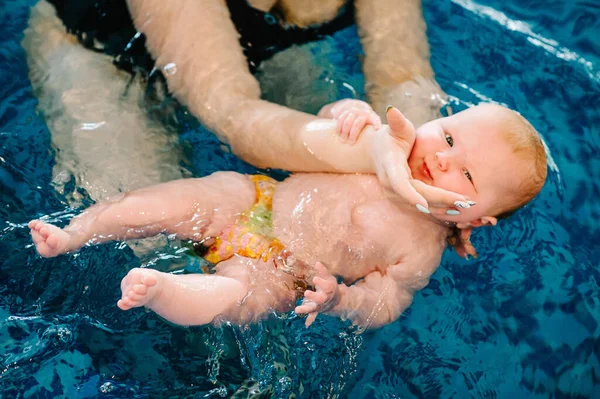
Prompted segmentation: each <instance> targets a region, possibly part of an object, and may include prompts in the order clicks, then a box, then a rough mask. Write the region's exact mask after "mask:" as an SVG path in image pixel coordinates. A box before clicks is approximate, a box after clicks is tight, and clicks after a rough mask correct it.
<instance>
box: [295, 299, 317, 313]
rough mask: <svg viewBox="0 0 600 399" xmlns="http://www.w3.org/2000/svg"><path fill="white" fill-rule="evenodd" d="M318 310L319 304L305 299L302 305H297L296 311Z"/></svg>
mask: <svg viewBox="0 0 600 399" xmlns="http://www.w3.org/2000/svg"><path fill="white" fill-rule="evenodd" d="M315 310H317V304H316V303H313V302H310V301H303V302H302V305H300V306H296V309H294V312H296V313H297V314H308V313H310V312H314V311H315Z"/></svg>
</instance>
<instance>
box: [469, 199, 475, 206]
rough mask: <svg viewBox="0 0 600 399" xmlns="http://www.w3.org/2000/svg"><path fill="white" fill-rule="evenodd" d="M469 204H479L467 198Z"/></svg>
mask: <svg viewBox="0 0 600 399" xmlns="http://www.w3.org/2000/svg"><path fill="white" fill-rule="evenodd" d="M467 204H469V205H471V206H473V205H477V202H475V201H470V200H467Z"/></svg>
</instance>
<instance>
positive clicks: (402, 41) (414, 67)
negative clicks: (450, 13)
mask: <svg viewBox="0 0 600 399" xmlns="http://www.w3.org/2000/svg"><path fill="white" fill-rule="evenodd" d="M354 2H355V5H356V19H357V24H358V27H359V34H360V37H361V43H362V47H363V51H364V53H365V55H366V57H365V59H364V62H363V71H364V74H365V81H366V89H367V94H368V97H369V100H370V102H371V104H372V105H373V108H374V109H375V111H376V112H377V113H378V114H379V115H384V113H385V107H386V106H387V105H388V104H391V105H394V106H395V107H397V108H398V109H400V110H401V111H402V112H403V113H404V114H405V115H406V117H407V118H408V119H409V120H410V121H411V122H413V123H414V124H415V126H417V127H418V126H420V125H421V124H423V123H425V122H427V121H429V120H432V119H435V118H438V117H439V108H440V107H441V106H442V105H443V102H442V101H441V100H440V98H444V97H445V94H444V92H443V91H442V89H441V88H440V87H439V85H438V84H437V82H436V81H435V78H434V73H433V69H432V67H431V64H430V62H429V58H430V55H429V44H428V42H427V34H426V28H427V27H426V25H425V20H424V19H423V12H422V6H421V0H406V1H402V2H398V1H395V0H354Z"/></svg>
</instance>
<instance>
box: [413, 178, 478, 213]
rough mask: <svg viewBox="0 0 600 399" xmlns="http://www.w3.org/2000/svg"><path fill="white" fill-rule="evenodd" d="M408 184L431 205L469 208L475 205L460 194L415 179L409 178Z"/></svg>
mask: <svg viewBox="0 0 600 399" xmlns="http://www.w3.org/2000/svg"><path fill="white" fill-rule="evenodd" d="M410 184H411V185H412V186H413V187H414V189H415V190H416V191H417V192H419V193H420V194H421V195H422V196H423V197H424V198H425V199H426V200H427V202H428V203H429V204H430V205H431V206H432V207H446V208H455V207H456V208H469V207H471V206H473V205H475V202H474V201H470V200H469V199H467V197H465V196H464V195H462V194H459V193H455V192H452V191H447V190H444V189H442V188H439V187H434V186H430V185H429V184H425V183H423V182H422V181H420V180H417V179H410Z"/></svg>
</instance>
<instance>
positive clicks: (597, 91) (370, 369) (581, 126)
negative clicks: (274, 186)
mask: <svg viewBox="0 0 600 399" xmlns="http://www.w3.org/2000/svg"><path fill="white" fill-rule="evenodd" d="M33 3H34V2H33V1H30V0H27V1H25V0H19V1H17V0H4V1H3V2H2V3H0V256H1V260H0V293H1V295H0V367H1V370H2V371H1V372H0V397H3V398H21V397H23V398H44V397H47V398H54V397H65V398H91V397H106V398H154V397H169V398H175V397H177V398H204V397H231V396H234V397H239V398H244V397H277V398H283V397H286V398H287V397H302V398H321V397H332V398H335V397H350V398H421V397H425V398H469V397H474V398H511V399H514V398H548V397H556V398H594V397H600V377H599V376H600V363H599V359H598V356H599V354H600V326H599V322H600V295H599V294H600V288H599V285H598V284H599V282H600V272H599V262H598V259H600V245H599V243H600V234H599V233H600V231H599V230H600V223H599V222H598V221H597V219H598V218H599V217H600V206H599V203H598V197H599V196H600V157H599V156H598V153H599V152H600V131H599V129H598V126H600V106H599V101H600V44H599V42H598V38H599V37H600V7H599V6H598V4H596V2H593V1H567V0H562V1H557V0H553V1H539V0H526V1H523V0H521V1H517V0H503V1H496V0H481V1H478V2H476V3H475V2H473V1H470V0H452V1H450V0H446V1H433V0H425V1H424V10H425V18H426V20H427V23H428V32H429V40H430V44H431V51H432V63H433V67H434V69H435V71H436V74H437V79H438V82H439V83H440V85H441V86H442V88H443V89H444V90H445V91H446V92H447V93H448V94H449V95H450V96H451V98H452V105H453V107H454V108H456V109H460V108H463V107H465V106H468V105H470V104H475V103H478V102H480V101H488V100H493V101H497V102H500V103H503V104H506V105H507V106H509V107H511V108H513V109H516V110H518V111H519V112H520V113H522V114H523V115H524V116H525V117H526V118H527V119H529V120H530V121H531V122H532V123H533V125H534V126H535V127H536V128H537V129H538V130H539V131H540V132H541V134H542V135H543V137H544V139H545V142H546V144H547V146H548V151H549V154H550V155H551V157H550V162H549V175H548V181H547V184H546V186H545V187H544V189H543V191H542V193H541V195H540V196H539V197H538V198H537V199H536V200H535V201H534V202H533V203H532V204H531V205H529V206H527V207H526V208H525V209H523V210H522V211H520V212H518V213H517V214H516V215H515V216H514V217H512V218H510V219H508V220H505V221H502V222H500V223H499V225H498V226H497V227H496V228H493V229H482V230H481V231H478V232H476V234H475V237H474V239H473V240H474V242H475V245H476V247H477V248H478V249H479V254H480V256H479V258H478V259H476V260H470V261H467V260H463V259H460V258H458V257H457V256H456V255H455V254H454V253H453V252H450V251H447V252H446V253H445V255H444V257H443V259H442V263H441V266H440V267H439V269H438V271H437V272H436V273H435V274H434V276H433V278H432V280H431V282H430V284H429V285H428V286H427V287H426V288H425V289H423V290H422V291H421V292H420V293H418V294H417V295H416V297H415V301H414V304H413V305H412V306H411V307H410V308H409V310H407V311H406V312H405V314H404V315H403V316H402V317H401V318H400V319H399V320H398V321H396V322H395V323H393V324H391V325H389V326H387V327H385V328H382V329H380V330H376V331H369V332H363V333H361V332H360V331H357V330H356V329H354V328H352V327H351V326H349V325H348V324H346V323H343V322H341V321H339V320H336V319H333V318H328V317H319V318H318V320H317V322H316V323H315V325H314V326H312V327H311V328H309V329H305V328H304V327H303V320H302V319H299V318H297V317H295V316H294V315H293V314H283V315H276V316H275V315H274V316H273V317H271V318H270V319H268V320H266V321H264V322H261V323H258V324H256V325H252V326H247V327H243V328H240V327H232V326H225V327H223V328H213V327H199V328H180V327H176V326H172V325H169V324H167V323H166V322H164V321H163V320H161V319H160V318H158V317H157V316H155V315H154V314H152V313H149V312H145V311H144V310H140V309H137V310H134V311H130V312H126V313H125V312H121V311H120V310H118V309H117V307H116V306H115V302H116V300H117V299H118V297H119V293H120V290H119V282H120V279H121V277H122V276H123V275H125V273H126V272H127V271H128V270H129V269H131V268H133V267H138V266H140V265H143V266H156V267H159V268H163V270H164V269H165V268H169V267H170V266H169V261H168V260H167V259H168V258H173V256H172V254H167V252H168V251H165V252H164V253H163V252H161V250H158V251H157V252H156V253H155V254H154V255H153V257H146V258H140V257H138V256H136V255H135V254H134V252H133V251H132V250H131V248H130V247H128V246H125V245H123V244H122V243H114V244H107V245H102V246H97V247H90V248H84V249H83V250H82V251H80V252H79V253H77V254H73V255H66V256H61V257H58V258H54V259H41V258H40V257H39V256H37V255H36V253H35V249H34V248H33V247H32V245H31V241H30V238H29V230H28V228H27V226H26V224H27V222H28V221H29V220H30V219H32V218H33V217H37V216H40V215H51V216H52V218H54V220H56V221H58V222H59V223H60V222H63V223H64V221H65V219H66V218H67V217H68V216H69V215H72V214H76V213H78V212H79V211H80V209H81V207H82V206H85V205H88V204H90V203H91V202H92V200H91V198H90V197H89V195H88V194H87V193H86V192H85V191H84V190H82V188H81V187H78V186H77V184H76V183H75V179H71V180H67V182H66V183H65V184H64V185H63V186H61V189H60V190H58V191H57V190H56V189H55V185H56V184H55V183H53V176H52V168H53V166H54V164H55V159H56V151H55V149H53V148H52V146H51V141H50V132H49V130H48V128H47V126H46V124H45V122H44V119H43V117H42V116H41V115H39V114H38V113H37V112H36V105H37V100H36V98H35V97H34V96H33V92H32V88H31V85H30V82H29V79H28V74H27V64H26V60H25V53H24V51H23V50H22V48H21V47H20V40H21V38H22V35H23V30H24V29H25V27H26V24H27V16H28V6H29V5H31V4H33ZM303 51H307V52H309V53H310V54H311V55H312V56H313V57H314V60H316V62H317V63H318V68H315V69H314V70H311V71H310V73H313V74H314V77H315V78H316V80H317V83H316V85H315V86H313V87H311V90H313V91H314V89H315V87H316V88H317V89H318V90H317V92H316V93H313V94H312V96H310V97H309V95H308V94H307V95H306V96H304V95H298V96H293V97H288V96H285V95H282V94H281V93H278V92H277V90H276V89H275V85H274V84H272V83H270V82H269V81H268V80H264V82H263V83H264V87H265V96H266V97H267V98H271V99H273V100H276V101H279V102H283V103H288V104H290V105H292V106H296V107H298V108H304V109H307V110H310V111H315V107H316V106H318V105H320V104H319V103H322V102H327V101H331V100H334V99H336V98H341V97H347V96H358V97H360V96H362V93H363V90H362V84H363V81H362V77H361V74H360V61H359V59H360V57H359V54H360V45H359V42H358V38H357V33H356V29H355V28H349V29H346V30H344V31H341V32H338V33H337V34H335V35H334V36H333V37H330V38H328V39H326V40H324V41H322V42H319V43H313V44H310V45H308V46H307V47H305V48H304V50H303ZM282 56H283V57H284V56H285V55H282ZM276 62H277V60H274V61H273V63H271V64H269V63H266V64H265V65H264V66H263V73H264V76H262V77H261V78H262V79H265V76H267V75H268V73H267V72H268V71H269V68H272V69H273V70H277V68H278V67H277V64H276ZM180 112H182V111H180ZM180 120H181V121H182V122H181V123H180V124H179V127H178V129H179V141H180V143H181V145H182V148H184V149H187V151H188V152H189V154H188V155H189V159H188V161H187V163H186V167H187V169H188V170H189V172H190V173H191V174H193V175H196V176H202V175H206V174H209V173H211V172H213V171H216V170H225V169H227V170H238V171H240V172H245V173H246V172H252V171H253V168H252V167H250V166H249V165H247V164H245V163H243V162H241V161H239V160H238V159H237V158H235V157H234V156H233V155H231V154H229V153H227V152H224V151H223V150H222V148H221V146H220V144H219V143H218V141H217V140H216V139H215V138H214V137H213V136H212V135H211V134H210V133H209V132H207V131H205V130H204V129H202V127H200V126H198V125H197V124H195V123H193V122H191V121H190V120H189V118H182V119H180ZM73 193H78V198H80V201H79V202H77V204H76V205H72V204H73V203H72V202H69V201H68V198H70V196H72V194H73ZM69 204H71V205H69ZM167 255H168V256H167ZM174 263H177V262H174ZM199 306H201V304H199Z"/></svg>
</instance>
